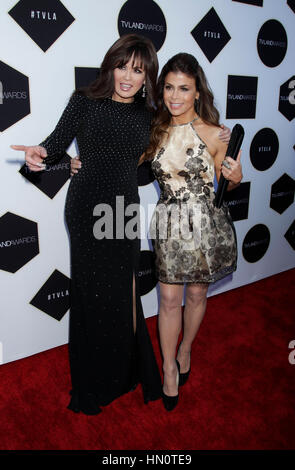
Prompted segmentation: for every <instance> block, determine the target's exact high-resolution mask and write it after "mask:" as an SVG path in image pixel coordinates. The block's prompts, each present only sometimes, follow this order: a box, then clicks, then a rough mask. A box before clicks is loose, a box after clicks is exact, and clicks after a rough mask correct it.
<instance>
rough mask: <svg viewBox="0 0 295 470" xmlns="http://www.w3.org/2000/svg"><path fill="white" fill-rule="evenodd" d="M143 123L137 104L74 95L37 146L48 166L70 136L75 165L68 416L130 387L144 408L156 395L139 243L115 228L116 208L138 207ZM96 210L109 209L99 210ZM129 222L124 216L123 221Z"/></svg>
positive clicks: (70, 215) (94, 409)
mask: <svg viewBox="0 0 295 470" xmlns="http://www.w3.org/2000/svg"><path fill="white" fill-rule="evenodd" d="M150 121H151V115H150V113H149V112H148V111H147V109H146V108H145V106H144V105H143V104H142V103H139V102H133V103H121V102H117V101H113V100H112V99H110V98H107V99H104V100H91V99H90V98H88V97H86V96H84V95H82V94H79V93H76V94H74V95H73V96H72V98H71V99H70V101H69V104H68V106H67V107H66V109H65V111H64V113H63V115H62V117H61V119H60V121H59V122H58V124H57V126H56V128H55V130H54V131H53V132H52V134H51V135H50V136H49V137H48V138H47V139H46V140H45V141H44V142H42V143H41V144H40V145H42V146H43V147H45V148H46V150H47V153H48V157H47V158H46V160H45V161H46V163H47V162H48V163H50V162H52V161H55V160H56V159H58V155H59V154H61V153H63V152H64V151H65V150H66V149H67V147H68V146H69V144H70V143H71V142H72V140H73V139H74V138H75V137H76V138H77V144H78V147H79V154H80V159H81V162H82V168H81V170H80V171H79V172H78V173H77V174H76V175H75V176H74V177H73V178H72V180H71V182H70V185H69V189H68V193H67V198H66V206H65V215H66V222H67V225H68V229H69V233H70V242H71V308H70V332H69V358H70V369H71V379H72V391H71V395H72V396H71V400H70V404H69V408H70V409H71V410H73V411H75V412H79V411H82V412H84V413H85V414H97V413H99V412H100V411H101V408H100V406H104V405H107V404H108V403H110V402H111V401H112V400H114V399H115V398H117V397H119V396H120V395H122V394H124V393H126V392H128V391H130V390H132V389H134V387H135V385H136V384H137V383H141V384H142V389H143V397H144V401H145V402H148V401H149V400H155V399H158V398H160V396H161V378H160V373H159V370H158V367H157V363H156V360H155V356H154V352H153V348H152V344H151V341H150V337H149V334H148V330H147V327H146V323H145V319H144V315H143V311H142V306H141V300H140V294H139V288H138V276H137V272H138V264H139V255H140V239H139V238H138V236H137V237H136V236H135V237H133V239H130V238H131V237H129V236H126V234H125V233H124V230H123V231H122V226H120V227H119V229H118V228H117V225H118V224H117V225H116V222H118V221H119V219H120V218H121V219H120V220H122V210H120V207H121V206H123V209H124V208H126V207H127V206H128V205H129V204H139V195H138V184H137V164H138V159H139V156H140V155H141V154H142V153H143V152H144V150H145V148H146V147H147V144H148V140H149V129H150ZM118 197H119V199H118ZM100 204H108V205H109V206H108V208H106V209H105V211H103V210H102V208H103V206H100ZM98 205H99V206H98ZM95 207H96V209H95V210H94V208H95ZM133 207H135V206H133ZM110 211H111V212H110ZM94 213H95V214H96V215H94ZM110 213H112V214H113V222H112V223H111V225H110V223H109V221H110V220H111V219H109V218H106V219H105V226H104V225H103V224H101V221H102V219H101V217H103V216H105V214H108V216H110ZM135 214H136V211H135ZM98 215H100V216H101V217H98ZM116 219H117V220H116ZM133 219H134V216H133V215H132V216H131V215H130V214H129V216H128V217H127V216H125V219H124V221H125V223H126V222H128V220H129V221H130V220H131V221H132V220H133ZM96 222H98V224H99V225H100V226H101V227H100V228H101V230H102V231H103V230H104V229H105V231H106V233H107V235H108V236H109V237H111V231H112V229H113V236H114V238H113V239H111V238H102V239H98V238H99V237H98V235H97V234H98V233H99V230H96V228H95V223H96ZM116 230H117V233H116ZM122 232H123V233H122ZM116 235H117V236H116ZM133 276H134V277H135V283H136V330H135V333H134V327H133V302H132V301H133Z"/></svg>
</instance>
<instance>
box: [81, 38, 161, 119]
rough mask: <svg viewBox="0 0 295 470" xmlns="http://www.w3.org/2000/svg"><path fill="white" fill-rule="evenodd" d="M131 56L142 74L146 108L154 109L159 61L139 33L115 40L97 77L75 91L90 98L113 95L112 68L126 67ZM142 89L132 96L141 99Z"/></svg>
mask: <svg viewBox="0 0 295 470" xmlns="http://www.w3.org/2000/svg"><path fill="white" fill-rule="evenodd" d="M132 56H133V60H134V63H135V62H136V61H138V63H139V65H140V66H141V67H143V69H144V71H145V88H146V99H145V102H146V106H147V107H148V108H149V109H152V110H153V109H154V105H155V90H156V83H157V76H158V69H159V64H158V58H157V53H156V49H155V47H154V45H153V43H152V42H151V41H150V40H149V39H148V38H146V37H144V36H140V35H138V34H126V35H124V36H122V37H121V38H120V39H118V40H117V41H116V42H115V43H114V44H113V45H112V46H111V47H110V49H109V50H108V51H107V53H106V55H105V57H104V59H103V61H102V64H101V66H100V72H99V76H98V78H97V79H96V80H95V81H94V82H92V83H91V84H90V85H89V86H88V87H86V88H83V89H80V90H77V92H76V93H82V94H84V95H87V96H88V97H89V98H92V99H104V98H109V97H111V96H112V95H113V93H114V87H115V84H114V69H115V68H117V67H122V66H123V65H125V64H127V62H129V60H130V59H131V57H132ZM141 95H142V89H140V90H139V91H138V92H137V94H136V95H135V99H136V98H138V97H141Z"/></svg>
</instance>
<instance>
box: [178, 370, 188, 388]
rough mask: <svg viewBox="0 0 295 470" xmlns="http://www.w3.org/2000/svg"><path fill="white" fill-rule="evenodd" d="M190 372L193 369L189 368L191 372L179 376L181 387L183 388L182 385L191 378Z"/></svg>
mask: <svg viewBox="0 0 295 470" xmlns="http://www.w3.org/2000/svg"><path fill="white" fill-rule="evenodd" d="M190 371H191V369H190V368H189V370H188V371H187V372H184V373H180V374H179V384H178V385H179V386H180V387H182V385H184V384H185V383H186V382H187V380H188V378H189V374H190Z"/></svg>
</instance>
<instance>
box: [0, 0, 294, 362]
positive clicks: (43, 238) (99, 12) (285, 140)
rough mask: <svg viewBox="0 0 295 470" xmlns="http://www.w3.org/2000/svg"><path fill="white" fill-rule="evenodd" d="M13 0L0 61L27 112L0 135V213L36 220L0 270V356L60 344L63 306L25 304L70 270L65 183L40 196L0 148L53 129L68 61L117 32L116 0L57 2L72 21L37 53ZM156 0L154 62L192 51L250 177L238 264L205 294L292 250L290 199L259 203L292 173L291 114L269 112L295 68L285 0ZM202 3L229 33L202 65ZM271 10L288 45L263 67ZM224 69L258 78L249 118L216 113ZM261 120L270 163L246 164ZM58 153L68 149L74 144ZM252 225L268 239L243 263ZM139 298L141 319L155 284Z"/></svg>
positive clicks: (290, 263)
mask: <svg viewBox="0 0 295 470" xmlns="http://www.w3.org/2000/svg"><path fill="white" fill-rule="evenodd" d="M138 1H139V2H140V0H138ZM16 3H17V1H16V0H14V1H11V0H1V3H0V35H1V41H0V60H1V61H2V62H4V63H5V64H7V65H9V66H10V67H12V68H14V69H16V70H18V71H19V72H21V73H22V74H24V75H26V76H27V77H29V84H30V103H31V113H30V114H28V115H27V116H26V117H24V118H23V119H21V120H19V121H18V122H16V123H15V124H13V125H12V126H10V127H8V128H7V129H6V130H4V131H3V132H2V133H1V139H0V152H1V158H0V188H1V198H0V217H2V216H3V215H4V214H5V213H6V212H11V213H13V214H16V215H19V216H21V217H24V218H27V219H29V220H32V221H35V222H37V223H38V234H39V248H40V253H39V254H38V255H37V256H35V257H34V258H33V259H32V260H31V261H29V262H28V263H26V264H25V265H24V266H22V267H21V268H20V269H19V270H17V271H16V272H15V273H10V272H7V271H6V270H0V285H1V300H0V301H1V313H0V315H1V317H0V342H1V344H0V351H1V350H2V351H3V359H2V360H3V362H9V361H13V360H16V359H19V358H22V357H26V356H29V355H31V354H35V353H37V352H40V351H43V350H46V349H49V348H52V347H55V346H58V345H61V344H65V343H66V342H67V338H68V313H67V314H66V315H65V316H64V317H63V318H62V319H61V320H60V321H57V320H56V319H54V318H52V317H51V316H49V315H47V314H46V313H44V312H42V311H41V310H40V309H38V308H36V307H34V306H32V305H31V304H30V301H31V300H32V298H33V297H34V296H35V294H36V293H37V292H38V291H39V289H40V288H41V287H42V285H43V284H44V283H45V281H46V280H47V279H48V278H49V276H50V275H51V274H52V272H53V271H54V270H55V269H57V270H58V271H60V272H61V273H63V274H65V275H66V276H70V264H69V242H68V236H67V231H66V227H65V223H64V214H63V208H64V201H65V196H66V191H67V187H68V183H66V184H65V185H64V186H63V187H62V189H61V190H60V191H59V192H58V193H57V195H56V196H55V197H54V198H53V199H50V198H48V197H47V196H46V195H45V194H44V193H42V192H41V191H39V190H38V189H37V188H36V187H35V186H34V185H32V184H29V183H28V182H27V181H26V180H25V178H23V177H22V176H21V175H20V173H19V169H20V167H21V166H22V164H23V161H22V158H23V156H22V155H21V154H17V153H16V152H14V151H13V150H11V149H10V148H9V146H10V144H12V143H14V144H25V145H30V144H31V145H32V144H37V143H38V142H40V141H42V140H43V139H44V137H46V136H47V135H48V134H49V133H50V132H51V131H52V130H53V128H54V126H55V124H56V122H57V120H58V118H59V116H60V115H61V113H62V111H63V108H64V107H65V105H66V103H67V100H68V98H69V96H70V94H71V93H72V91H73V89H74V87H75V81H74V68H75V67H98V66H99V64H100V62H101V60H102V58H103V56H104V54H105V52H106V50H107V49H108V48H109V46H110V45H111V44H112V43H113V42H114V41H115V40H116V39H117V38H118V37H119V34H118V29H117V20H118V14H119V12H120V9H121V7H122V5H123V4H124V3H125V2H124V0H109V1H108V2H105V1H100V0H84V1H83V2H81V1H80V0H63V4H64V6H65V7H66V8H67V9H68V10H69V11H70V13H71V14H72V15H73V17H74V18H75V21H74V22H73V23H72V24H71V25H70V26H69V28H68V29H67V30H66V31H65V32H64V33H63V34H62V35H61V36H60V37H59V38H58V39H57V40H56V41H55V42H54V43H53V44H52V46H51V47H50V48H49V49H48V50H47V51H46V52H43V50H42V49H41V48H40V47H38V45H37V44H36V43H35V42H34V41H33V40H32V39H31V38H30V37H29V35H27V34H26V33H25V32H24V31H23V29H22V28H21V27H20V26H19V25H18V24H17V23H16V22H15V21H14V20H13V18H11V16H10V15H8V11H9V10H11V8H12V7H13V6H14V5H15V4H16ZM156 3H157V4H158V5H159V6H160V7H161V9H162V12H163V13H164V16H165V18H166V24H167V36H166V40H165V42H164V44H163V46H162V47H161V49H160V50H159V52H158V57H159V61H160V66H162V65H163V64H164V63H165V62H166V60H167V59H168V58H169V57H171V56H172V55H174V54H175V53H177V52H181V51H185V52H189V53H191V54H194V55H195V56H196V57H197V58H198V60H199V62H200V63H201V65H202V67H203V68H204V70H205V73H206V75H207V78H208V81H209V83H210V85H211V88H212V89H213V92H214V95H215V99H216V104H217V107H218V109H219V111H220V114H221V121H222V122H223V123H225V124H226V125H227V126H229V127H230V128H232V127H233V126H234V124H235V123H236V122H240V123H241V124H242V125H243V126H244V128H245V131H246V136H245V140H244V143H243V154H242V163H243V173H244V181H250V182H251V193H250V200H249V212H248V218H247V219H244V220H240V221H237V222H236V223H235V226H236V230H237V237H238V244H239V262H238V270H237V271H236V272H235V273H234V274H233V276H231V277H229V278H227V279H226V280H224V281H220V282H219V283H217V284H216V285H214V286H212V287H211V288H210V290H209V295H214V294H217V293H220V292H223V291H225V290H228V289H233V288H236V287H238V286H241V285H244V284H247V283H251V282H253V281H256V280H259V279H262V278H264V277H267V276H270V275H272V274H275V273H278V272H281V271H284V270H287V269H290V268H292V267H294V266H295V252H294V249H293V248H292V247H291V245H290V244H289V243H288V242H287V241H286V239H285V237H284V234H285V233H286V231H287V229H288V228H289V226H290V225H291V223H292V222H293V220H294V218H295V214H294V212H295V211H294V203H293V204H291V205H290V206H289V207H288V208H287V209H286V210H285V211H284V212H283V213H282V214H279V213H278V212H276V211H274V210H273V209H271V208H270V206H269V201H270V191H271V185H272V184H273V183H274V182H275V181H276V180H277V179H278V178H280V177H281V176H282V175H283V174H284V173H287V174H288V175H289V176H290V177H291V178H295V159H294V150H293V145H294V143H295V142H294V135H295V134H294V120H293V121H288V120H287V119H286V117H285V116H283V115H282V114H281V113H280V112H279V111H278V101H279V93H280V86H281V85H282V84H283V83H284V82H286V80H288V79H290V77H292V76H293V75H294V74H295V66H294V57H295V55H294V51H295V48H294V43H295V35H294V31H295V14H294V13H293V11H292V10H291V8H290V7H289V6H288V5H287V3H286V0H264V2H263V7H257V6H251V5H247V4H243V3H239V2H235V1H231V0H198V1H196V0H182V1H179V0H157V2H156ZM211 7H214V9H215V10H216V12H217V14H218V16H219V17H220V19H221V20H222V23H223V24H224V26H225V27H226V29H227V31H228V32H229V34H230V36H231V40H230V41H229V42H228V44H227V45H226V46H225V47H224V48H223V49H222V51H221V52H220V54H218V55H217V57H216V58H215V59H214V60H213V61H212V62H211V63H210V62H209V61H208V59H207V58H206V56H205V55H204V53H203V52H202V50H201V49H200V47H199V46H198V44H197V43H196V41H195V40H194V38H193V36H192V35H191V31H192V29H193V28H194V27H195V26H196V25H197V23H198V22H199V21H200V20H201V19H202V18H203V17H204V16H205V14H206V13H207V12H208V11H209V10H210V8H211ZM273 18H275V19H277V20H278V21H280V22H281V23H282V25H283V26H284V28H285V30H286V33H287V37H288V49H287V52H286V56H285V58H284V60H283V61H282V63H281V64H280V65H278V66H277V67H274V68H270V67H267V66H265V65H264V64H263V63H262V61H261V60H260V58H259V55H258V53H257V47H256V41H257V35H258V32H259V30H260V28H261V26H262V25H263V24H264V23H265V21H267V20H269V19H273ZM228 75H245V76H257V77H258V92H257V106H256V118H255V119H237V120H234V119H226V118H225V116H226V100H227V76H228ZM0 81H1V77H0ZM0 113H1V105H0ZM265 127H269V128H272V129H273V130H275V132H276V134H277V136H278V138H279V154H278V157H277V159H276V161H275V163H274V164H273V165H272V166H271V167H270V168H269V169H268V170H266V171H263V172H262V171H257V170H256V169H255V168H254V166H253V165H252V164H251V161H250V159H249V149H250V145H251V141H252V139H253V137H254V135H255V134H256V133H257V132H258V131H259V130H260V129H262V128H265ZM68 153H69V155H71V156H75V155H76V148H75V145H74V144H72V145H71V147H70V148H69V150H68ZM140 197H141V202H142V203H143V204H144V205H147V204H148V203H149V204H150V203H153V202H154V203H155V202H156V200H157V190H156V185H155V184H153V183H152V184H149V185H146V186H142V187H140ZM256 224H265V225H266V226H267V227H268V228H269V230H270V233H271V237H270V245H269V248H268V250H267V252H266V254H265V255H264V256H263V257H262V258H261V259H260V260H259V261H257V262H254V263H249V262H247V261H246V260H245V259H244V257H243V254H242V243H243V240H244V237H245V235H246V234H247V232H248V231H249V229H250V228H251V227H253V226H254V225H256ZM293 240H294V235H293ZM1 241H3V239H2V237H1V234H0V242H1ZM142 249H143V250H147V249H149V243H148V240H147V239H145V240H142ZM1 250H2V248H0V256H1ZM142 302H143V307H144V312H145V316H146V317H149V316H152V315H155V314H157V311H158V296H157V289H156V288H155V289H153V290H152V291H151V292H149V293H148V294H146V295H144V296H142ZM0 360H1V357H0Z"/></svg>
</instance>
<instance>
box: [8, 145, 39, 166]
mask: <svg viewBox="0 0 295 470" xmlns="http://www.w3.org/2000/svg"><path fill="white" fill-rule="evenodd" d="M10 147H11V148H12V149H13V150H19V151H22V152H25V160H26V164H27V166H28V167H29V169H30V170H31V171H42V170H44V169H45V167H46V165H45V163H44V158H46V157H47V151H46V149H45V148H44V147H41V146H40V145H32V146H27V145H11V146H10Z"/></svg>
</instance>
